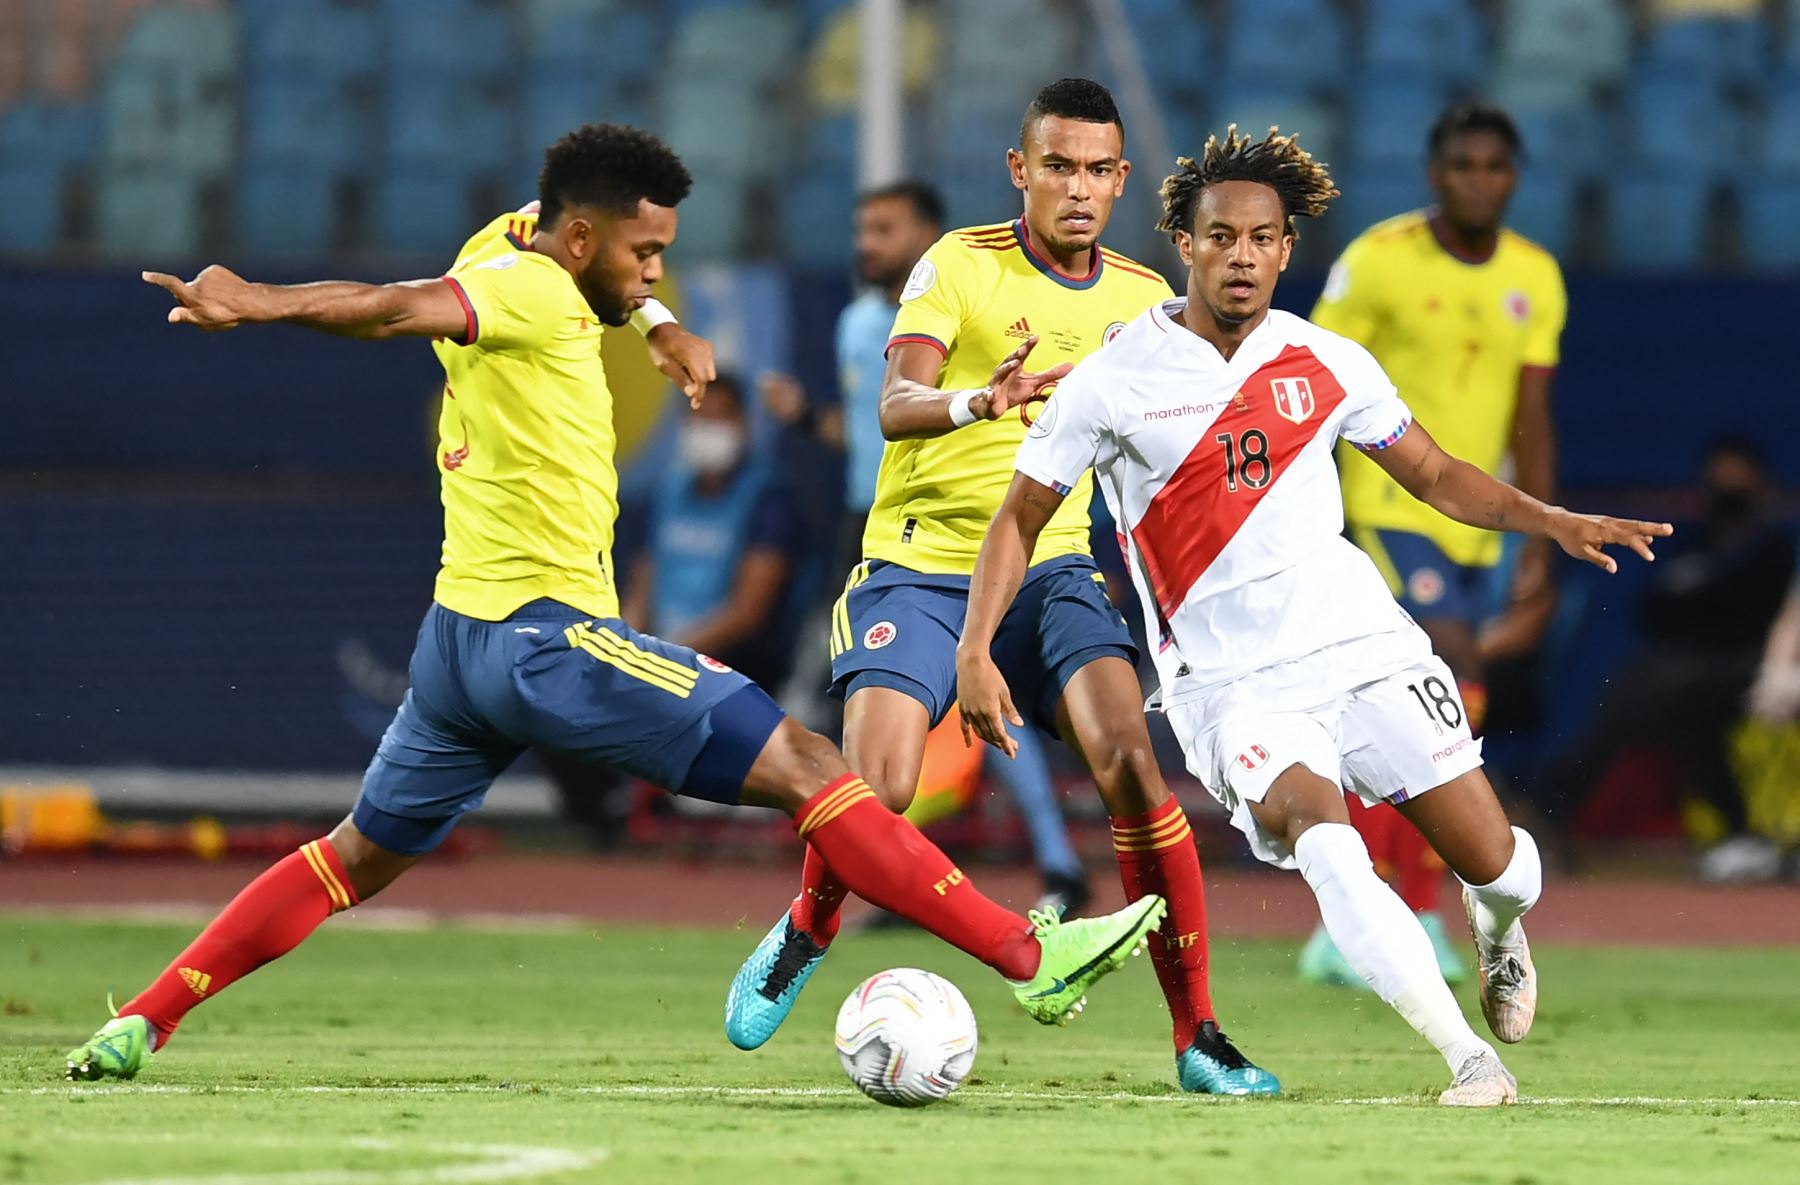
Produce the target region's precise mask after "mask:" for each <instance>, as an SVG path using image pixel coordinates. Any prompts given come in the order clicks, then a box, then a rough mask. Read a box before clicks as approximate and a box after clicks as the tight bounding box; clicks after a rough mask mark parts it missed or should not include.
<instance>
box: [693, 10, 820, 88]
mask: <svg viewBox="0 0 1800 1185" xmlns="http://www.w3.org/2000/svg"><path fill="white" fill-rule="evenodd" d="M799 47H800V18H799V15H798V14H797V13H795V12H793V11H791V10H790V9H786V8H767V7H762V6H749V5H746V6H735V5H733V6H726V7H714V8H707V9H704V10H703V11H700V12H696V13H693V14H692V15H690V16H688V17H686V18H685V19H683V20H681V21H680V23H679V24H677V25H676V27H675V37H674V42H673V44H672V45H671V46H670V52H669V63H668V65H669V70H670V71H671V73H672V74H673V75H674V76H676V77H681V78H690V79H691V78H720V77H729V78H746V79H753V80H755V81H756V82H759V83H767V82H773V81H775V80H776V79H777V78H779V77H780V76H781V75H782V74H784V73H786V72H787V71H788V70H789V69H791V68H792V67H791V63H792V62H793V60H794V59H795V57H796V56H797V55H798V53H799Z"/></svg>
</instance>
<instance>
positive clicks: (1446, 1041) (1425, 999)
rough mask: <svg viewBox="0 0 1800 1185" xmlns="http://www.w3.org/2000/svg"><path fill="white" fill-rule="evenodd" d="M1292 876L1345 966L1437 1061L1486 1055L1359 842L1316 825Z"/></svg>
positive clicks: (1340, 827) (1300, 847)
mask: <svg viewBox="0 0 1800 1185" xmlns="http://www.w3.org/2000/svg"><path fill="white" fill-rule="evenodd" d="M1294 858H1295V859H1296V860H1298V861H1299V864H1300V875H1301V876H1303V877H1305V878H1306V883H1307V884H1308V885H1310V886H1311V887H1312V891H1313V896H1315V897H1317V898H1318V900H1319V916H1321V917H1322V918H1324V919H1325V929H1326V931H1327V932H1328V933H1329V934H1330V935H1331V941H1332V942H1334V943H1336V944H1337V948H1338V951H1339V953H1341V954H1342V955H1343V956H1344V959H1345V961H1346V962H1348V963H1349V964H1350V965H1351V966H1352V967H1354V968H1356V973H1357V974H1358V975H1360V976H1362V977H1363V978H1364V979H1365V980H1367V981H1368V984H1369V986H1370V987H1372V988H1374V989H1375V994H1376V995H1378V996H1380V997H1381V998H1382V999H1383V1000H1385V1001H1387V1003H1388V1004H1389V1005H1391V1006H1392V1007H1393V1009H1394V1011H1396V1012H1398V1013H1399V1014H1400V1015H1401V1016H1403V1017H1405V1018H1406V1023H1407V1024H1409V1025H1411V1026H1412V1027H1413V1029H1414V1030H1415V1031H1416V1032H1417V1033H1418V1034H1419V1035H1420V1036H1421V1037H1423V1038H1425V1039H1426V1040H1427V1041H1429V1042H1431V1043H1432V1045H1434V1046H1436V1047H1437V1051H1438V1052H1439V1053H1441V1054H1443V1055H1444V1060H1445V1061H1446V1062H1448V1063H1450V1069H1451V1071H1452V1072H1454V1071H1456V1070H1459V1069H1461V1068H1462V1064H1463V1063H1464V1062H1465V1061H1467V1060H1468V1059H1469V1058H1470V1057H1473V1056H1474V1055H1476V1054H1478V1053H1482V1052H1484V1051H1485V1052H1488V1053H1492V1052H1493V1046H1491V1045H1489V1044H1488V1043H1487V1042H1486V1041H1483V1040H1482V1039H1481V1038H1480V1037H1477V1036H1476V1035H1475V1030H1474V1029H1471V1028H1470V1027H1469V1022H1468V1021H1466V1020H1464V1019H1463V1014H1462V1009H1461V1008H1459V1007H1457V1004H1456V997H1455V996H1453V995H1451V994H1450V989H1449V987H1447V986H1446V985H1445V983H1444V977H1443V976H1442V975H1441V974H1439V972H1438V966H1437V956H1436V954H1435V953H1433V951H1432V949H1431V938H1430V937H1429V936H1428V935H1427V934H1426V933H1425V929H1424V927H1422V926H1421V925H1419V919H1418V916H1417V915H1415V914H1414V913H1413V911H1412V910H1410V909H1408V908H1407V907H1406V903H1405V902H1404V901H1401V900H1400V898H1399V896H1398V895H1397V894H1396V893H1395V892H1394V891H1393V890H1392V889H1390V888H1389V887H1388V886H1387V882H1385V881H1383V880H1382V879H1381V878H1380V877H1379V876H1376V875H1375V867H1374V865H1372V864H1371V863H1369V849H1368V848H1367V847H1365V846H1364V845H1363V841H1362V836H1360V835H1358V834H1357V833H1356V828H1354V827H1351V826H1350V825H1349V824H1347V823H1320V824H1317V825H1316V826H1313V827H1311V828H1308V829H1307V831H1306V832H1305V833H1304V834H1303V835H1301V836H1300V840H1299V842H1298V843H1296V844H1295V845H1294Z"/></svg>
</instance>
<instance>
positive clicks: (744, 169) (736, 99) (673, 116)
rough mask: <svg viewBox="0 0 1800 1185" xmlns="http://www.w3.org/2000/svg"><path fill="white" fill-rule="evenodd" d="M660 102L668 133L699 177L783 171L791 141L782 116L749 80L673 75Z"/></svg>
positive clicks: (738, 176)
mask: <svg viewBox="0 0 1800 1185" xmlns="http://www.w3.org/2000/svg"><path fill="white" fill-rule="evenodd" d="M661 100H662V101H661V104H660V105H661V109H662V119H661V121H660V126H661V128H662V129H663V134H664V135H665V136H666V137H667V139H668V141H669V144H670V146H671V147H672V148H674V149H675V151H677V152H679V153H680V154H681V155H682V156H683V157H684V158H686V159H687V161H688V165H689V167H690V168H692V169H693V170H694V172H695V173H696V174H698V175H701V176H712V175H714V174H718V175H721V176H722V177H725V178H731V179H734V180H743V179H745V178H752V177H769V176H773V175H774V174H775V173H776V172H777V171H779V169H780V166H781V159H780V147H781V145H783V144H785V143H786V138H785V136H784V135H783V134H782V133H783V129H782V128H781V126H780V125H779V124H778V123H777V122H776V116H777V115H778V112H776V111H774V110H771V108H770V107H769V105H768V104H765V103H762V102H759V101H758V96H757V93H756V92H755V91H754V90H753V89H751V87H750V85H749V84H748V83H747V82H746V81H744V80H741V79H731V78H721V77H712V78H707V79H705V80H703V81H702V80H695V79H689V78H686V77H684V76H681V75H679V74H677V75H672V76H671V77H670V78H669V79H668V80H667V82H666V85H665V86H664V87H663V90H662V95H661Z"/></svg>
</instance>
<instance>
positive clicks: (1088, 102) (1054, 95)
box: [1019, 78, 1125, 148]
mask: <svg viewBox="0 0 1800 1185" xmlns="http://www.w3.org/2000/svg"><path fill="white" fill-rule="evenodd" d="M1046 115H1054V116H1056V117H1057V118H1058V119H1078V120H1080V121H1081V122H1083V123H1110V124H1114V125H1116V126H1117V127H1118V129H1119V135H1120V136H1121V137H1123V136H1124V135H1125V121H1124V119H1122V118H1121V117H1120V116H1119V108H1118V105H1117V104H1116V103H1114V102H1113V97H1112V92H1111V91H1109V90H1107V89H1106V88H1105V87H1103V86H1101V85H1100V84H1099V83H1097V82H1095V81H1094V80H1093V79H1091V78H1059V79H1057V80H1056V81H1055V82H1053V83H1051V84H1050V85H1049V86H1046V87H1045V88H1044V89H1043V90H1041V91H1039V92H1038V93H1037V94H1036V95H1035V96H1033V97H1032V100H1031V104H1030V106H1028V107H1026V108H1025V118H1024V119H1022V120H1020V121H1019V147H1021V148H1023V147H1025V137H1026V136H1027V135H1028V134H1029V133H1030V131H1031V125H1032V124H1034V123H1036V122H1037V121H1038V120H1040V119H1042V118H1043V117H1044V116H1046Z"/></svg>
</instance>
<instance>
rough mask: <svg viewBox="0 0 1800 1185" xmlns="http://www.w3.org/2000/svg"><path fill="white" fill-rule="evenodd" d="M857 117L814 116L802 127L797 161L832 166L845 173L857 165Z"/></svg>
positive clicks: (812, 165) (825, 166)
mask: <svg viewBox="0 0 1800 1185" xmlns="http://www.w3.org/2000/svg"><path fill="white" fill-rule="evenodd" d="M856 140H857V121H856V116H854V115H848V114H842V115H840V114H822V115H815V116H814V117H813V118H812V119H811V120H809V121H808V122H807V124H806V126H805V127H804V128H803V129H802V130H801V134H800V143H799V151H798V153H797V156H798V158H799V160H800V161H801V162H802V163H803V164H805V165H807V166H808V167H810V168H833V169H836V170H837V171H839V172H841V173H844V174H846V175H848V174H849V173H850V172H851V171H852V170H853V169H854V168H855V165H856Z"/></svg>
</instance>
